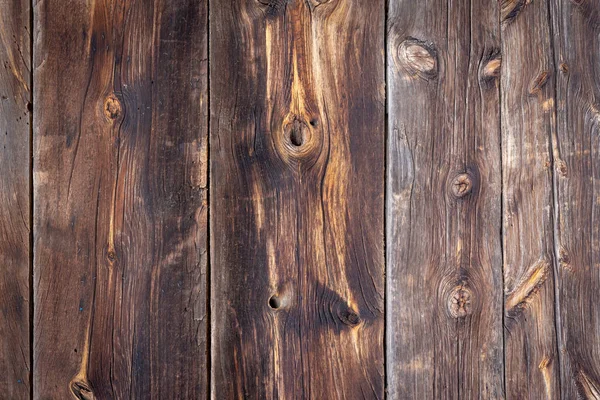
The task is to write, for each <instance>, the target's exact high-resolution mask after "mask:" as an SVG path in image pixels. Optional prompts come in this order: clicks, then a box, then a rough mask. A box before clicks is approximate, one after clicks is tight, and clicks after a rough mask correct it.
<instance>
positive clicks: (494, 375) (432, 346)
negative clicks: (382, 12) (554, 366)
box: [386, 0, 503, 399]
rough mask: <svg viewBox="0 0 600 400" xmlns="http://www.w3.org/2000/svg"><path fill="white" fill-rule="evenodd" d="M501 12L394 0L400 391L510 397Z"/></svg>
mask: <svg viewBox="0 0 600 400" xmlns="http://www.w3.org/2000/svg"><path fill="white" fill-rule="evenodd" d="M498 12H499V10H498V3H497V2H477V1H473V2H447V1H445V0H436V1H433V2H432V1H429V2H420V1H410V0H394V1H391V2H390V8H389V15H388V48H387V54H388V84H389V92H388V96H389V97H388V114H389V119H388V132H389V140H388V176H387V182H388V196H387V238H386V240H387V265H388V267H387V277H388V282H387V288H388V290H387V300H386V304H387V310H388V313H387V328H386V329H387V381H388V393H389V397H390V398H392V399H454V398H484V399H495V398H502V397H503V343H502V317H501V316H502V252H501V236H500V229H499V227H500V223H501V203H500V195H501V173H500V161H501V160H500V127H499V107H500V106H499V90H498V75H499V68H500V63H501V61H500V54H499V53H500V48H499V47H500V32H499V31H500V27H499V22H498Z"/></svg>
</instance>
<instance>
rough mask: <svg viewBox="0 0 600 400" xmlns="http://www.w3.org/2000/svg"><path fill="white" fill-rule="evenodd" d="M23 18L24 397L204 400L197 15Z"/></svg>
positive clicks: (105, 9) (43, 13)
mask: <svg viewBox="0 0 600 400" xmlns="http://www.w3.org/2000/svg"><path fill="white" fill-rule="evenodd" d="M34 15H35V27H36V31H35V36H34V40H35V53H34V54H35V57H34V65H35V71H34V81H35V105H34V113H35V116H34V137H35V143H34V155H35V160H36V162H35V168H34V187H35V194H34V199H35V208H34V211H35V218H34V233H35V266H34V282H35V284H34V286H35V292H34V293H35V317H34V327H35V333H34V342H35V348H34V362H35V371H34V397H35V398H36V399H67V398H79V399H93V398H96V399H123V398H140V399H149V398H182V399H183V398H203V397H206V392H207V374H206V323H207V318H206V316H207V310H206V262H207V231H206V229H207V227H206V223H207V193H206V190H207V166H208V164H207V143H208V142H207V122H208V121H207V118H208V115H207V112H208V108H207V62H206V51H207V43H206V33H207V22H206V21H207V4H206V2H204V1H199V0H169V1H166V0H164V1H163V0H156V1H154V2H146V1H126V2H122V1H116V0H96V1H90V2H83V1H75V0H68V1H65V0H60V1H59V0H38V1H36V2H35V12H34Z"/></svg>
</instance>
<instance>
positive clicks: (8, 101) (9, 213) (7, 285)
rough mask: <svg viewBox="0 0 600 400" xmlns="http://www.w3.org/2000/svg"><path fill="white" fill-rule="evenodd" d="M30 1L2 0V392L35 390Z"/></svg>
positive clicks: (14, 395) (15, 394)
mask: <svg viewBox="0 0 600 400" xmlns="http://www.w3.org/2000/svg"><path fill="white" fill-rule="evenodd" d="M30 11H31V8H30V4H29V2H28V1H23V0H0V64H1V65H0V309H1V310H2V312H1V313H0V354H1V355H0V396H1V397H4V398H9V399H26V398H29V393H30V384H31V383H30V368H31V365H30V345H29V333H30V326H29V318H30V315H29V314H30V313H29V310H30V296H29V290H30V285H29V276H30V268H29V266H30V245H29V244H30V240H29V233H30V215H31V214H30V204H31V199H30V171H31V170H30V168H31V162H30V160H31V155H30V111H29V109H30V107H31V78H30V70H31V69H30V68H31V65H30V61H31V53H30V48H31V46H30V40H31V36H30V35H31V26H30V25H31V24H30Z"/></svg>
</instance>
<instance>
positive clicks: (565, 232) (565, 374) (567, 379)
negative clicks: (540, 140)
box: [549, 0, 600, 399]
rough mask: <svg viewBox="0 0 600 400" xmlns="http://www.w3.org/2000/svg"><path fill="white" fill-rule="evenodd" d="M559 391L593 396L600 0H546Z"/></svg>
mask: <svg viewBox="0 0 600 400" xmlns="http://www.w3.org/2000/svg"><path fill="white" fill-rule="evenodd" d="M549 3H550V5H551V8H550V11H551V17H552V30H551V38H552V39H553V46H554V52H553V54H554V66H555V71H556V72H555V74H554V77H555V80H556V94H555V96H556V97H553V96H552V94H550V96H549V101H551V100H552V99H554V101H553V103H552V105H553V108H552V109H551V111H552V112H556V130H555V131H554V133H555V135H554V137H553V140H552V143H553V146H554V147H553V153H554V154H553V155H554V177H555V179H554V181H555V185H556V192H555V204H554V205H555V208H556V221H555V227H554V229H555V233H556V254H557V261H558V263H557V279H558V304H559V313H558V319H557V320H558V323H559V326H560V328H561V331H560V332H559V333H560V340H559V343H560V349H561V351H560V354H561V361H562V363H561V372H562V382H561V384H562V386H561V389H562V398H563V399H574V398H584V399H597V398H600V361H599V360H600V340H598V338H600V307H599V304H600V273H599V271H600V241H599V240H600V239H599V238H600V226H599V225H598V217H599V213H600V185H599V184H598V180H599V179H600V150H599V139H598V137H599V134H600V125H599V122H600V38H599V34H600V3H598V2H597V1H588V0H577V1H569V0H550V2H549Z"/></svg>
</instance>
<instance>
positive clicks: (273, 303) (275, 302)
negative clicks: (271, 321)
mask: <svg viewBox="0 0 600 400" xmlns="http://www.w3.org/2000/svg"><path fill="white" fill-rule="evenodd" d="M269 307H271V308H272V309H274V310H277V309H278V308H279V307H281V300H279V297H277V296H276V295H273V296H271V298H270V299H269Z"/></svg>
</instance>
